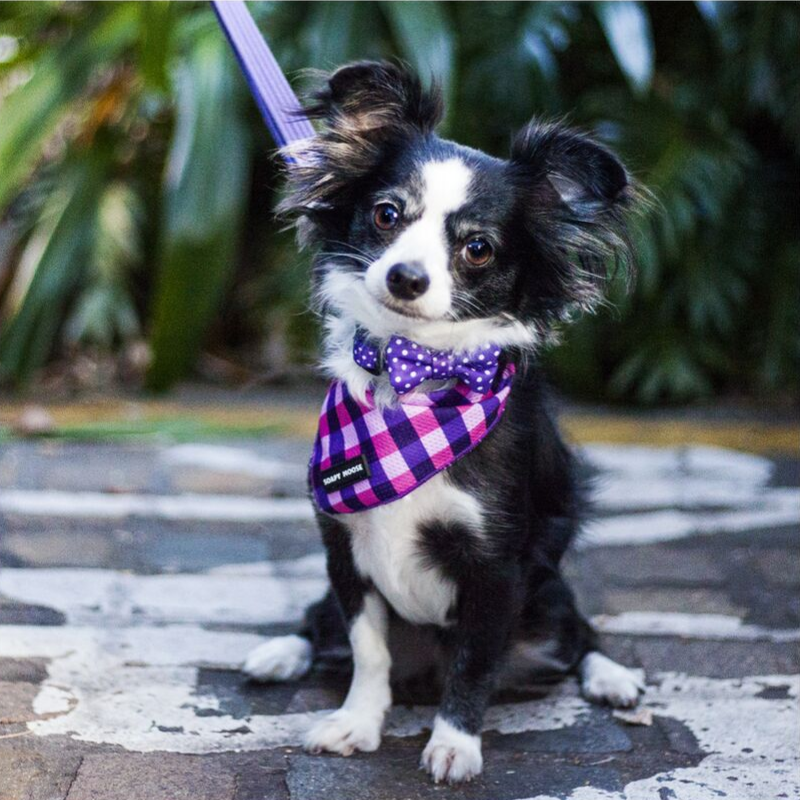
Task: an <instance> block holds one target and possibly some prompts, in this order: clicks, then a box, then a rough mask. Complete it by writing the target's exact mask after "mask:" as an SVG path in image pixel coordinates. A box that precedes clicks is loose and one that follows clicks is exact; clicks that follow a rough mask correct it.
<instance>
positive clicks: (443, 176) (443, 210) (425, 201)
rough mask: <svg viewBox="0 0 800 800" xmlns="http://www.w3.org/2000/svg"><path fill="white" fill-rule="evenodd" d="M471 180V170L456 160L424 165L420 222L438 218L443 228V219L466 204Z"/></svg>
mask: <svg viewBox="0 0 800 800" xmlns="http://www.w3.org/2000/svg"><path fill="white" fill-rule="evenodd" d="M471 180H472V170H471V169H470V168H469V167H468V166H467V165H466V164H465V163H464V162H463V161H461V160H460V159H458V158H451V159H449V160H448V161H431V162H430V163H428V164H425V166H424V167H423V168H422V181H423V184H424V187H425V188H424V194H423V196H422V205H423V209H424V210H423V212H422V213H423V217H422V220H421V221H424V220H426V219H431V217H434V218H436V217H438V218H439V220H438V221H439V222H440V224H441V225H442V226H443V225H444V217H445V216H446V215H447V214H450V213H452V212H453V211H457V210H458V209H459V208H461V206H463V205H464V203H466V201H467V192H468V189H469V183H470V181H471Z"/></svg>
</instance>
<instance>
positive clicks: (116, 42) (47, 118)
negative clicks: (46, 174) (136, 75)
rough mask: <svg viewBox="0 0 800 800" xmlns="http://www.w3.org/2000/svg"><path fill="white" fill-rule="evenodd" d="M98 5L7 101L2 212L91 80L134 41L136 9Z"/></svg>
mask: <svg viewBox="0 0 800 800" xmlns="http://www.w3.org/2000/svg"><path fill="white" fill-rule="evenodd" d="M99 5H100V6H101V7H100V8H99V9H97V10H94V11H93V13H92V14H91V15H90V16H89V17H88V19H86V20H84V25H85V28H84V30H82V31H81V32H80V33H76V34H75V35H74V36H71V37H70V38H69V39H68V40H67V41H66V42H64V43H63V44H62V45H61V46H59V47H54V48H51V49H49V50H48V51H46V52H45V53H43V54H42V55H41V56H40V58H38V59H37V60H36V63H35V65H34V67H33V75H32V76H31V78H30V79H29V80H28V81H26V82H25V83H23V84H22V85H21V86H19V87H17V88H16V89H15V90H14V91H13V92H12V93H11V94H10V95H9V96H8V97H6V98H5V99H4V100H2V105H0V117H1V118H2V120H3V122H2V124H1V125H0V210H2V209H3V208H4V207H5V206H6V204H7V203H8V201H9V200H10V199H11V197H12V196H13V194H14V192H16V191H17V190H18V189H19V187H20V186H21V185H22V184H23V183H24V181H25V180H26V179H27V178H28V177H29V175H30V173H31V170H32V169H33V168H34V166H35V165H36V163H37V161H38V160H39V158H40V156H41V153H42V147H43V145H44V143H45V142H46V141H47V140H48V139H49V138H50V137H51V136H52V134H53V132H54V131H55V129H56V126H57V125H58V123H59V121H60V120H61V119H62V117H63V115H64V114H65V112H66V111H67V110H68V109H69V108H70V104H71V103H74V102H75V101H76V100H77V99H79V98H80V97H82V96H83V94H84V93H85V92H86V85H87V81H88V79H89V77H90V76H91V75H92V74H93V73H95V72H96V71H97V70H98V68H99V67H100V66H102V65H103V64H104V63H107V62H109V61H111V60H113V59H116V58H119V57H120V55H121V53H122V52H123V50H124V49H125V48H127V47H129V46H130V45H131V44H132V42H133V41H134V39H135V35H136V30H137V28H136V25H135V14H136V11H135V8H134V7H133V6H132V4H128V3H119V4H109V5H108V6H107V5H106V4H99Z"/></svg>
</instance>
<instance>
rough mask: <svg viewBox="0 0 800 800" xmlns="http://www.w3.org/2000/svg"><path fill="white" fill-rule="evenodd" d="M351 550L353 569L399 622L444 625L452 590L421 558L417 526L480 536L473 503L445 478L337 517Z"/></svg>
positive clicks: (479, 521)
mask: <svg viewBox="0 0 800 800" xmlns="http://www.w3.org/2000/svg"><path fill="white" fill-rule="evenodd" d="M342 521H343V522H344V523H345V525H347V527H348V529H349V531H350V533H351V536H352V546H353V557H354V560H355V564H356V568H357V569H358V571H359V573H360V574H361V575H362V577H364V578H368V579H369V580H371V581H372V582H373V583H374V584H375V586H376V588H377V589H378V591H380V592H381V594H382V595H383V596H384V597H385V598H386V600H387V601H388V602H389V604H390V605H391V606H392V607H393V608H394V610H395V611H396V612H397V613H398V614H399V615H400V616H401V617H403V619H405V620H407V621H409V622H412V623H415V624H419V625H422V624H428V623H432V624H437V625H444V624H446V621H447V612H448V610H449V609H450V608H451V606H452V605H453V603H454V601H455V596H456V586H455V584H454V583H453V581H452V580H450V579H448V578H446V577H445V576H444V575H442V574H441V573H440V572H439V570H437V569H436V568H435V567H432V566H430V565H428V564H426V563H425V562H424V560H423V558H422V556H421V554H420V535H419V526H420V524H422V523H427V522H436V521H452V522H462V523H464V524H465V525H466V526H467V527H468V528H469V531H470V534H469V535H473V536H481V535H482V514H481V508H480V504H479V503H478V501H477V500H476V499H475V498H474V497H472V496H471V495H469V494H467V493H466V492H464V491H462V490H461V489H458V488H456V487H455V486H453V485H452V484H450V483H449V481H448V480H447V476H446V474H444V473H439V474H438V475H436V476H434V477H433V478H431V479H430V480H429V481H427V482H426V483H424V484H423V485H422V486H420V487H419V488H418V489H415V490H414V491H413V492H411V494H409V495H406V496H405V497H403V498H401V499H400V500H396V501H395V502H393V503H389V504H387V505H383V506H378V507H376V508H373V509H370V510H368V511H361V512H358V513H356V514H347V515H345V516H343V517H342Z"/></svg>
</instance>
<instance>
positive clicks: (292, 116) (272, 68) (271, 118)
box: [211, 0, 315, 147]
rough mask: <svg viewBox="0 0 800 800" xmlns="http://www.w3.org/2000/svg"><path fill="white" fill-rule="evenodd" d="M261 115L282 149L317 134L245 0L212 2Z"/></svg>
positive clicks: (212, 0) (215, 0) (218, 0)
mask: <svg viewBox="0 0 800 800" xmlns="http://www.w3.org/2000/svg"><path fill="white" fill-rule="evenodd" d="M211 6H212V7H213V9H214V12H215V13H216V15H217V19H218V20H219V24H220V25H221V26H222V30H223V31H224V32H225V35H226V37H227V38H228V42H229V43H230V45H231V47H232V48H233V52H234V53H235V54H236V60H237V61H238V62H239V66H240V67H241V68H242V72H243V73H244V77H245V78H246V79H247V83H248V85H249V86H250V91H251V92H252V94H253V97H254V98H255V101H256V103H257V105H258V108H259V110H260V111H261V116H263V117H264V122H266V123H267V127H268V128H269V132H270V133H271V134H272V138H273V139H274V140H275V143H276V144H277V145H278V147H284V146H285V145H287V144H291V143H292V142H296V141H298V140H299V139H307V138H309V137H310V136H313V135H314V133H315V131H314V128H313V127H312V125H311V123H310V122H309V121H308V117H306V116H305V114H303V108H302V106H301V105H300V101H299V100H298V99H297V95H296V94H295V93H294V92H293V91H292V87H291V86H290V85H289V81H287V80H286V76H285V75H284V74H283V71H282V70H281V68H280V65H279V64H278V62H277V61H276V60H275V56H274V55H272V51H271V50H270V49H269V45H268V44H267V43H266V41H265V40H264V37H263V36H262V35H261V32H260V31H259V30H258V28H257V27H256V23H255V22H254V21H253V17H252V16H251V15H250V12H249V11H248V9H247V6H246V5H245V4H244V2H243V0H211Z"/></svg>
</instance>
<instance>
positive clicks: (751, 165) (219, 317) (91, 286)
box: [0, 2, 800, 403]
mask: <svg viewBox="0 0 800 800" xmlns="http://www.w3.org/2000/svg"><path fill="white" fill-rule="evenodd" d="M251 10H252V11H253V13H254V14H255V15H256V18H257V21H258V22H259V24H260V26H261V28H262V30H264V31H265V32H266V33H267V35H268V37H269V40H270V42H271V44H272V45H273V46H274V48H275V51H276V55H277V56H278V58H279V60H280V62H281V63H282V64H283V65H284V67H285V68H286V69H287V70H288V71H289V73H290V75H291V76H292V77H293V78H294V79H295V83H296V84H297V86H298V88H300V89H302V88H303V87H304V86H305V83H306V78H305V73H304V72H303V70H306V69H307V68H318V69H330V68H333V67H335V66H337V65H338V64H340V63H342V62H345V61H347V60H351V59H355V58H375V57H385V56H388V57H400V58H403V59H404V60H406V61H408V62H410V63H411V64H413V65H414V66H415V67H417V69H419V70H420V72H421V74H422V75H423V77H425V78H427V77H429V76H431V77H435V78H436V79H437V80H438V81H439V82H440V83H441V84H442V86H443V88H444V90H445V93H446V96H447V98H448V116H447V119H446V121H445V133H446V135H448V136H450V137H452V138H455V139H457V140H459V141H462V142H464V143H465V144H468V145H472V146H475V147H480V148H483V149H486V150H487V151H489V152H492V153H495V154H497V155H504V153H505V151H506V150H507V147H508V141H509V137H510V133H511V131H512V130H513V129H515V128H517V127H519V126H521V125H522V124H524V123H525V121H526V120H527V119H528V118H530V117H531V116H533V115H543V116H546V117H551V118H552V117H566V118H567V119H569V120H570V121H572V122H573V123H575V124H577V125H580V126H583V127H586V128H589V129H592V130H594V131H595V132H596V134H597V135H598V136H600V137H601V138H602V139H604V140H605V141H606V142H608V144H610V145H611V146H612V147H614V148H615V149H617V150H618V151H619V152H620V153H621V154H622V156H623V157H624V158H625V160H626V161H627V162H628V163H629V164H630V166H631V168H632V171H633V173H634V174H635V175H636V177H637V178H638V179H639V180H640V181H641V182H642V183H643V184H644V185H646V186H647V187H648V188H649V189H650V190H651V192H652V195H653V198H654V199H653V203H652V206H651V208H650V209H649V210H648V211H647V212H646V213H645V214H644V215H643V216H642V217H641V218H640V219H638V220H637V223H636V227H637V230H636V241H637V245H638V251H639V254H640V259H639V260H640V263H639V274H638V280H637V283H636V288H635V289H634V290H633V292H631V293H629V294H626V293H625V291H624V290H623V286H622V282H621V281H619V282H617V283H616V284H615V285H614V287H613V290H612V293H611V297H610V298H609V302H608V305H607V306H606V307H605V308H604V309H602V310H601V311H600V312H599V313H598V314H596V315H594V316H592V317H587V318H585V319H583V320H581V321H578V322H577V323H576V324H574V325H572V326H570V327H568V328H566V329H565V331H564V341H563V344H562V345H561V346H560V347H559V348H556V349H555V350H553V351H552V352H551V353H549V354H548V360H549V362H550V366H551V368H552V371H553V373H554V375H555V376H556V378H557V380H558V381H559V383H560V384H561V385H562V386H563V387H565V388H567V389H568V390H569V391H571V392H574V393H578V394H584V395H587V396H591V397H595V398H601V397H604V398H619V399H624V400H628V401H631V400H632V401H636V402H640V403H654V402H660V401H664V400H669V401H684V400H690V399H694V398H698V397H703V396H709V395H713V394H715V393H720V392H727V393H730V392H735V393H742V392H744V393H748V394H765V393H775V392H776V391H778V392H786V391H795V390H797V388H798V380H800V377H799V376H800V368H798V367H799V366H800V319H799V317H800V303H798V299H800V297H798V288H800V245H799V244H798V241H800V236H798V234H799V233H800V220H798V213H797V208H798V206H800V203H799V202H798V201H799V200H800V197H798V194H799V192H798V182H799V181H800V178H799V177H798V167H799V166H800V60H798V59H797V53H798V51H800V7H798V5H797V4H796V3H779V2H762V3H707V2H698V3H696V4H688V3H683V4H677V3H637V2H618V3H606V2H600V3H586V4H581V3H566V2H552V3H550V2H548V3H518V2H473V3H449V2H402V3H401V2H382V3H374V2H317V3H302V2H280V3H278V2H262V3H257V4H256V3H254V4H252V5H251ZM279 183H280V182H279V174H278V165H277V164H276V162H275V159H274V157H273V154H272V147H271V143H270V142H269V141H268V135H267V133H266V131H265V129H264V128H263V124H262V123H261V120H260V118H259V117H258V115H257V112H256V111H255V108H254V105H253V103H252V101H251V100H250V98H249V96H248V94H247V88H246V86H245V83H244V81H243V80H242V79H241V76H240V75H239V73H238V68H237V66H236V64H235V61H234V59H233V58H232V56H231V54H230V52H229V51H228V49H227V44H226V43H225V41H224V39H223V38H222V36H221V34H220V32H219V29H218V27H217V25H216V21H215V19H214V17H213V15H212V13H211V11H210V9H209V8H208V6H207V5H206V4H204V3H165V2H148V3H133V2H123V3H105V2H100V3H83V2H74V3H64V4H50V3H2V4H0V380H4V381H7V382H13V383H22V382H24V381H26V380H28V379H29V378H30V377H32V376H33V375H34V374H35V372H36V370H37V369H38V368H39V367H41V366H42V365H44V364H46V363H47V362H48V361H49V360H50V359H52V358H54V357H58V356H59V355H60V354H61V353H63V352H64V351H65V349H66V348H75V347H82V346H86V345H91V346H92V347H95V348H97V347H99V348H103V349H106V350H110V351H113V350H114V349H115V348H119V347H120V346H121V345H123V344H125V343H126V342H128V341H130V340H132V339H137V338H140V337H142V336H145V337H147V339H148V342H149V344H150V347H151V350H152V356H153V358H152V364H151V368H150V372H149V375H148V384H149V385H150V387H152V388H155V389H164V388H167V387H169V386H170V385H172V384H173V383H174V382H175V381H176V380H178V379H180V378H181V377H183V376H185V375H187V374H188V373H189V371H190V370H191V368H192V366H193V364H194V362H195V359H196V357H197V354H198V353H199V352H200V351H201V350H202V349H204V348H211V349H213V350H216V351H221V352H223V353H227V352H230V351H233V352H236V353H239V354H240V356H241V358H243V359H245V360H248V359H249V360H250V362H251V363H255V364H256V366H257V367H258V368H259V369H261V370H264V371H268V372H271V371H275V370H279V369H280V364H278V363H275V359H276V358H277V356H276V353H277V352H278V351H280V350H281V349H283V350H284V351H285V350H286V348H287V347H289V348H290V349H294V350H299V351H300V352H305V353H310V352H311V351H312V350H313V347H314V326H313V324H311V322H312V320H311V317H310V316H309V314H308V312H307V311H306V302H307V301H306V292H307V289H306V286H307V274H306V265H305V261H304V260H303V259H302V258H300V257H299V256H298V255H297V254H296V252H295V251H294V247H293V245H292V243H291V239H290V237H289V236H288V235H287V234H285V233H281V232H280V231H279V230H278V229H277V228H276V226H275V223H274V221H273V220H272V218H271V213H270V209H271V207H272V206H273V205H274V202H275V193H276V191H277V189H278V187H279ZM276 339H279V340H280V341H281V342H282V343H283V344H282V348H281V347H279V348H277V350H276V348H275V347H272V346H270V347H260V346H259V344H258V343H260V342H263V341H265V340H269V341H270V342H272V343H273V344H274V342H275V340H276ZM253 343H256V344H255V346H254V345H253ZM254 352H255V353H260V354H261V355H256V356H253V353H254ZM264 353H270V354H271V355H270V356H269V357H268V359H272V361H270V360H268V359H267V360H265V356H264V355H263V354H264Z"/></svg>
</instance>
